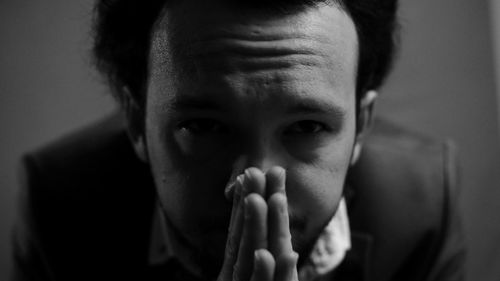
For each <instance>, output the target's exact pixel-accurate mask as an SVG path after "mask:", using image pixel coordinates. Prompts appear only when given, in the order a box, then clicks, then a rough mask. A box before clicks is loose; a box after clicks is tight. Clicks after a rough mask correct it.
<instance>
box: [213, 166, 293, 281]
mask: <svg viewBox="0 0 500 281" xmlns="http://www.w3.org/2000/svg"><path fill="white" fill-rule="evenodd" d="M285 177H286V175H285V170H284V169H283V168H281V167H273V168H271V169H270V170H269V171H268V172H267V173H266V174H264V173H263V172H262V171H260V170H259V169H257V168H248V169H246V170H245V173H244V174H242V175H240V176H238V177H237V179H236V181H235V183H234V185H232V186H231V187H230V188H229V189H228V190H226V196H229V197H232V198H233V199H232V200H233V209H232V213H231V221H230V225H229V233H228V238H227V242H226V250H225V256H224V263H223V266H222V269H221V272H220V274H219V277H218V278H217V281H248V280H250V281H298V277H297V261H298V254H297V253H295V252H294V251H293V248H292V242H291V237H292V236H291V234H290V227H289V215H288V205H287V196H286V192H285Z"/></svg>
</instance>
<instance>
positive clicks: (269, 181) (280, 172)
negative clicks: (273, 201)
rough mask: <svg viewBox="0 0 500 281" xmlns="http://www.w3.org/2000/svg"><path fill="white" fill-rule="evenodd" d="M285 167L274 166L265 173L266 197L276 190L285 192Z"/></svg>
mask: <svg viewBox="0 0 500 281" xmlns="http://www.w3.org/2000/svg"><path fill="white" fill-rule="evenodd" d="M285 180H286V172H285V169H283V168H282V167H279V166H274V167H272V168H271V169H269V171H267V173H266V197H265V198H269V197H270V196H271V195H272V194H274V193H276V192H285Z"/></svg>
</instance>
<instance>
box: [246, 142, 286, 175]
mask: <svg viewBox="0 0 500 281" xmlns="http://www.w3.org/2000/svg"><path fill="white" fill-rule="evenodd" d="M284 159H285V154H284V150H283V149H282V147H281V146H280V144H279V141H277V140H275V139H272V138H266V137H255V138H253V139H249V140H248V141H247V142H246V143H245V145H244V147H243V149H242V151H241V156H240V160H239V161H240V163H239V165H240V166H244V167H245V168H248V167H255V168H258V169H260V170H261V171H262V172H264V173H266V172H267V171H268V170H269V169H271V168H272V167H274V166H282V167H284V165H285V161H284Z"/></svg>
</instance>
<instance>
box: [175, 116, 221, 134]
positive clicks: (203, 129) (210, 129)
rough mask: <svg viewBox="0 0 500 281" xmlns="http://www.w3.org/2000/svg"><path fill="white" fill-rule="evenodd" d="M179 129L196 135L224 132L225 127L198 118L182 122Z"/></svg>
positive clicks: (212, 121) (212, 120) (209, 120)
mask: <svg viewBox="0 0 500 281" xmlns="http://www.w3.org/2000/svg"><path fill="white" fill-rule="evenodd" d="M179 128H180V129H182V130H186V131H188V132H189V133H191V134H196V135H203V134H214V133H224V132H226V127H225V126H224V124H222V123H221V122H219V121H217V120H214V119H209V118H199V119H191V120H187V121H183V122H181V123H180V124H179Z"/></svg>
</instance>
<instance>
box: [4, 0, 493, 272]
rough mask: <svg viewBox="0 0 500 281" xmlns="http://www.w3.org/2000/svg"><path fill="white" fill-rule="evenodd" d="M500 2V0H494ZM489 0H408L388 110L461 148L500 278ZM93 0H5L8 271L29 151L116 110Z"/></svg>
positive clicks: (475, 227) (475, 242)
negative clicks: (97, 61) (95, 36)
mask: <svg viewBox="0 0 500 281" xmlns="http://www.w3.org/2000/svg"><path fill="white" fill-rule="evenodd" d="M493 1H496V0H493ZM487 4H488V3H487V2H486V1H481V0H480V1H478V0H438V1H436V0H420V1H412V0H402V16H401V18H402V26H403V41H402V47H403V51H402V52H401V57H400V60H399V63H398V64H397V66H396V69H395V72H394V74H393V75H392V77H391V80H390V82H389V83H388V85H387V86H386V87H385V88H384V89H383V93H382V94H383V98H382V100H381V102H380V103H379V107H378V113H380V114H381V115H384V116H385V117H388V118H391V119H393V120H396V121H397V122H398V123H400V124H403V125H406V126H408V127H410V128H412V129H414V130H416V131H420V132H423V133H426V134H430V135H435V136H437V137H451V138H453V139H455V140H456V142H457V143H458V145H459V147H460V150H461V166H462V171H463V173H462V185H463V190H462V205H461V206H462V211H463V213H464V217H465V227H466V234H467V239H468V242H469V245H470V254H469V264H468V269H469V273H470V274H469V275H470V276H471V277H473V278H470V280H485V281H493V280H498V278H499V277H500V267H499V266H495V265H497V264H499V261H500V244H499V243H498V242H497V240H498V239H497V238H500V216H499V215H498V211H496V210H495V207H496V206H500V204H498V203H497V201H499V200H500V173H499V172H500V162H499V161H500V160H499V159H500V147H499V137H498V136H499V132H498V128H499V126H498V123H497V120H498V119H497V116H496V114H497V107H496V104H497V101H496V100H495V89H494V75H493V63H492V47H491V45H492V40H491V39H490V34H491V33H492V32H491V29H490V27H489V22H490V21H489V20H490V19H489V14H490V13H489V11H488V5H487ZM91 5H92V1H89V0H87V1H64V0H53V1H51V2H50V5H48V4H47V2H46V1H39V0H31V1H27V0H17V1H14V0H4V1H0V38H1V39H0V40H1V44H0V122H1V123H0V124H1V127H0V128H1V131H0V155H1V157H0V280H4V279H5V278H6V272H7V268H8V266H9V262H10V261H9V259H8V250H9V247H10V243H9V241H8V236H9V227H10V225H11V223H12V219H13V216H14V206H15V197H16V196H15V194H16V191H17V183H16V165H17V161H18V157H19V155H20V154H21V153H22V152H23V151H26V150H29V149H32V148H34V147H36V146H38V145H40V144H43V143H46V142H48V141H50V140H52V139H54V138H56V137H58V136H60V135H62V134H64V133H65V132H68V131H70V130H71V129H72V128H75V127H78V126H81V125H82V124H86V123H88V122H90V121H92V120H95V119H97V118H99V116H102V115H104V114H106V113H108V112H109V111H110V110H111V109H112V108H113V105H112V102H111V101H110V99H109V98H108V97H107V96H106V95H105V92H106V89H105V87H104V86H103V85H102V84H101V83H100V80H99V78H98V77H97V76H96V75H95V74H94V73H93V71H92V69H91V67H90V64H89V60H88V56H87V55H88V48H89V44H90V43H89V36H88V25H89V21H90V18H91V17H90V9H91Z"/></svg>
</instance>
